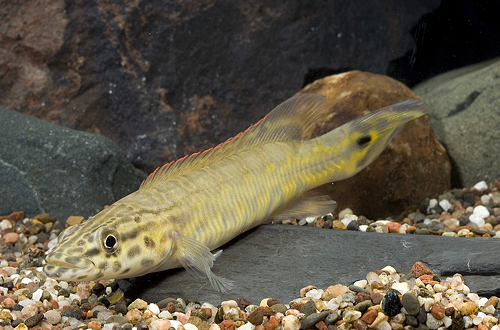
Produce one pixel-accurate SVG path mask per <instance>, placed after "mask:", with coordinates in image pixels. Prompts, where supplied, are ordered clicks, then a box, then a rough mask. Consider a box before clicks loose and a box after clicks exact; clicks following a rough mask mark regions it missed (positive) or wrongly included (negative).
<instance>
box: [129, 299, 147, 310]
mask: <svg viewBox="0 0 500 330" xmlns="http://www.w3.org/2000/svg"><path fill="white" fill-rule="evenodd" d="M134 308H137V309H140V310H144V309H147V308H148V303H147V302H145V301H144V300H142V299H139V298H137V299H136V300H134V301H133V302H131V303H130V305H128V307H127V309H128V310H132V309H134Z"/></svg>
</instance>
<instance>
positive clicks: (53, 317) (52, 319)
mask: <svg viewBox="0 0 500 330" xmlns="http://www.w3.org/2000/svg"><path fill="white" fill-rule="evenodd" d="M43 316H44V317H45V319H46V320H47V322H49V323H50V324H52V325H55V324H57V323H59V322H61V313H60V312H59V311H56V310H50V311H47V312H45V314H43Z"/></svg>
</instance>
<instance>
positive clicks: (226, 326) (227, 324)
mask: <svg viewBox="0 0 500 330" xmlns="http://www.w3.org/2000/svg"><path fill="white" fill-rule="evenodd" d="M219 326H220V329H221V330H234V329H235V327H236V326H235V324H234V321H232V320H224V321H222V322H221V323H220V325H219Z"/></svg>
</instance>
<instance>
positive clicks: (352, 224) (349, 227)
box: [347, 220, 359, 231]
mask: <svg viewBox="0 0 500 330" xmlns="http://www.w3.org/2000/svg"><path fill="white" fill-rule="evenodd" d="M347 230H353V231H358V230H359V224H358V222H357V221H356V220H352V221H351V222H349V224H348V225H347Z"/></svg>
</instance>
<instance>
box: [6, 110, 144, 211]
mask: <svg viewBox="0 0 500 330" xmlns="http://www.w3.org/2000/svg"><path fill="white" fill-rule="evenodd" d="M0 131H2V134H1V135H0V195H1V196H2V202H1V203H0V214H7V213H10V212H12V211H14V210H18V209H23V210H24V211H25V213H26V216H34V215H36V214H38V213H42V212H48V213H50V214H51V215H52V216H55V217H57V218H58V219H59V220H62V221H65V220H66V218H67V217H68V216H70V215H75V214H78V215H82V216H85V217H88V216H91V215H93V214H95V213H97V212H98V211H100V210H102V208H103V207H104V205H106V204H111V203H113V202H114V201H116V200H117V199H119V198H121V197H124V196H125V195H127V194H128V193H130V192H132V191H134V190H136V189H137V188H138V187H139V184H140V182H141V180H142V179H143V178H144V174H142V173H141V172H139V171H137V170H136V169H134V168H133V166H132V165H131V164H130V163H129V162H128V160H127V158H126V156H125V154H124V153H123V152H122V151H121V150H120V149H119V148H118V146H116V145H115V144H114V143H113V142H112V141H111V140H109V139H106V138H104V137H102V136H98V135H94V134H89V133H84V132H78V131H74V130H71V129H68V128H63V127H60V126H56V125H54V124H51V123H48V122H44V121H42V120H39V119H36V118H34V117H30V116H26V115H23V114H20V113H17V112H15V111H10V110H5V109H1V108H0Z"/></svg>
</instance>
